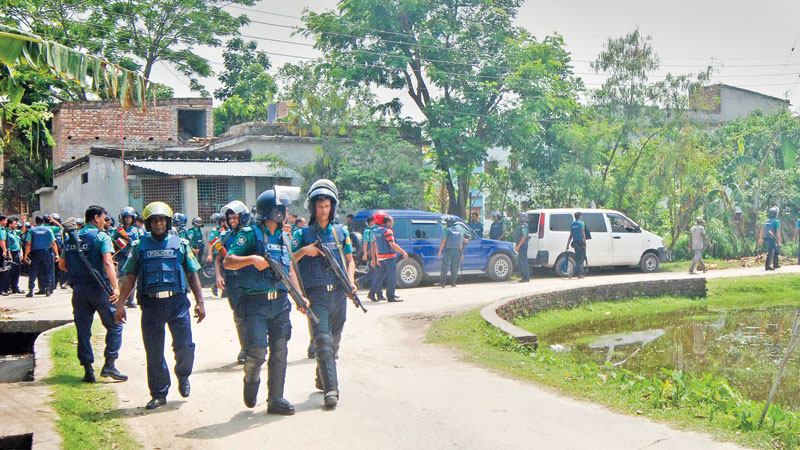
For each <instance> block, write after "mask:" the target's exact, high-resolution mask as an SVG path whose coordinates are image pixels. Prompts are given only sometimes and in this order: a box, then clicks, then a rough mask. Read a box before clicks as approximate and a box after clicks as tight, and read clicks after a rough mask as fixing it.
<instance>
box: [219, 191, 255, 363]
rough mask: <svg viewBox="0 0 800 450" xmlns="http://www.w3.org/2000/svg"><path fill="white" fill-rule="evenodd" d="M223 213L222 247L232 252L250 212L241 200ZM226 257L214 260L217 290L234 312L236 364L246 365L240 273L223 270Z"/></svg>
mask: <svg viewBox="0 0 800 450" xmlns="http://www.w3.org/2000/svg"><path fill="white" fill-rule="evenodd" d="M221 211H222V212H221V214H222V215H223V216H224V217H225V222H226V223H227V224H228V230H227V231H225V232H223V234H222V237H221V239H222V242H221V243H220V245H221V246H222V247H223V248H225V250H226V251H230V249H231V247H232V246H233V244H234V243H236V238H237V237H238V236H239V234H240V233H241V230H242V228H243V227H246V226H249V225H250V212H248V211H247V206H246V205H245V204H244V203H242V202H241V201H239V200H234V201H232V202H230V203H228V204H227V205H225V206H223V207H222V210H221ZM224 256H225V255H223V254H222V252H218V253H217V257H216V258H215V259H214V271H215V273H216V278H217V289H219V290H220V292H224V293H225V296H226V297H228V305H229V306H230V307H231V311H233V324H234V326H235V327H236V335H237V336H238V337H239V355H238V356H237V357H236V362H238V363H239V364H244V363H245V361H246V356H245V355H246V351H247V338H246V336H247V334H246V331H247V324H246V322H245V315H244V314H236V308H237V306H238V304H239V271H237V270H230V269H225V268H223V267H222V265H223V262H222V260H223V258H224Z"/></svg>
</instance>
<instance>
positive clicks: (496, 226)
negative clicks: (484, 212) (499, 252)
mask: <svg viewBox="0 0 800 450" xmlns="http://www.w3.org/2000/svg"><path fill="white" fill-rule="evenodd" d="M501 234H503V222H492V226H491V227H490V228H489V238H490V239H499V238H500V235H501Z"/></svg>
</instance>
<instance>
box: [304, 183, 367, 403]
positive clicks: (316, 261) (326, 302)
mask: <svg viewBox="0 0 800 450" xmlns="http://www.w3.org/2000/svg"><path fill="white" fill-rule="evenodd" d="M338 202H339V191H338V190H337V189H336V185H335V184H333V182H332V181H330V180H326V179H321V180H317V181H315V182H314V183H313V184H312V185H311V187H310V188H309V191H308V209H309V211H310V212H311V219H310V220H309V225H308V226H307V227H303V228H301V229H299V230H297V231H295V233H294V236H293V239H292V248H293V250H294V252H295V254H294V257H295V258H296V260H297V266H298V270H299V272H300V273H299V275H300V278H301V279H302V284H303V285H304V286H305V290H306V295H307V296H308V299H309V300H310V302H311V305H310V307H311V310H312V311H313V312H314V314H315V315H316V316H317V317H318V318H319V323H316V324H312V330H313V335H314V347H315V352H316V358H317V378H316V382H315V386H316V387H317V389H320V390H322V391H324V393H325V394H324V403H325V406H327V407H329V408H332V407H334V406H336V404H337V403H338V402H339V380H338V376H337V373H336V359H335V355H336V354H338V352H339V343H340V342H341V339H342V330H343V329H344V322H345V320H346V311H347V310H346V306H347V303H346V301H347V300H346V297H345V296H346V294H345V290H344V286H342V283H340V282H339V280H338V279H337V278H336V276H335V275H334V273H333V270H331V269H330V267H328V266H327V264H328V263H327V260H326V259H325V256H324V254H323V253H322V251H321V250H320V249H319V248H317V246H316V245H315V244H316V242H317V241H319V242H320V244H321V245H324V246H325V247H327V248H329V249H331V250H332V251H333V253H334V255H335V259H336V261H335V262H336V264H339V265H340V267H341V268H342V269H343V272H345V273H346V274H347V277H348V279H349V280H350V283H351V286H353V292H355V280H354V279H353V277H354V275H355V270H356V265H355V262H354V261H353V248H352V244H351V242H350V236H349V233H348V232H347V228H345V227H343V226H342V225H335V224H334V223H333V219H334V217H336V206H337V204H338Z"/></svg>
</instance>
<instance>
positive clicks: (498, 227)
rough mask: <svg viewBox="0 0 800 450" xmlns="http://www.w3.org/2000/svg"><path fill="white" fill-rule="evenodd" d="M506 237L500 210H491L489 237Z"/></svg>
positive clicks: (495, 238)
mask: <svg viewBox="0 0 800 450" xmlns="http://www.w3.org/2000/svg"><path fill="white" fill-rule="evenodd" d="M505 237H506V229H505V226H504V225H503V216H502V214H500V211H492V225H491V226H490V227H489V239H494V240H496V241H502V240H503V239H505Z"/></svg>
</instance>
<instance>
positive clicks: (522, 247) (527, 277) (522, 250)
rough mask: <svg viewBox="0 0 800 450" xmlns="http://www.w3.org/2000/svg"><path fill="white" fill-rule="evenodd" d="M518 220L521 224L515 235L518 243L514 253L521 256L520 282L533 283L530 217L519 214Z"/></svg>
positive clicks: (518, 225) (515, 240)
mask: <svg viewBox="0 0 800 450" xmlns="http://www.w3.org/2000/svg"><path fill="white" fill-rule="evenodd" d="M517 218H518V219H519V223H518V224H517V230H516V232H515V233H514V242H516V243H517V244H516V245H515V246H514V251H516V252H517V255H519V275H520V277H521V278H520V280H519V282H520V283H527V282H528V281H531V273H530V270H529V269H528V215H527V214H525V213H519V216H518V217H517Z"/></svg>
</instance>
